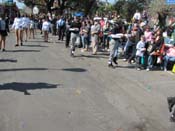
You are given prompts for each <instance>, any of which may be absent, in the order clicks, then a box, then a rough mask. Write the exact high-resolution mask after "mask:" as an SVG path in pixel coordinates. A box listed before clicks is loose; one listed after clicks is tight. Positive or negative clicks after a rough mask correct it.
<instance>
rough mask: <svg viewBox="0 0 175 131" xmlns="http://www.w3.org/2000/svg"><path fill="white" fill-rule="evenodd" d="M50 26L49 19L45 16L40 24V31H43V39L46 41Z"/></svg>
mask: <svg viewBox="0 0 175 131" xmlns="http://www.w3.org/2000/svg"><path fill="white" fill-rule="evenodd" d="M50 28H51V24H50V22H49V19H48V18H46V19H45V20H44V22H43V24H42V31H43V33H44V41H45V42H48V38H49V30H50Z"/></svg>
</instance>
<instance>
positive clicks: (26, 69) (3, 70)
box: [0, 68, 49, 72]
mask: <svg viewBox="0 0 175 131" xmlns="http://www.w3.org/2000/svg"><path fill="white" fill-rule="evenodd" d="M44 70H49V69H48V68H14V69H0V72H10V71H44Z"/></svg>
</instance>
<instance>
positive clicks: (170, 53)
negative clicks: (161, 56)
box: [166, 47, 175, 57]
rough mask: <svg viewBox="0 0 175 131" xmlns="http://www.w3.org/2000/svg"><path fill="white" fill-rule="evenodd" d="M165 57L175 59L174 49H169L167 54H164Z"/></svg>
mask: <svg viewBox="0 0 175 131" xmlns="http://www.w3.org/2000/svg"><path fill="white" fill-rule="evenodd" d="M166 54H167V56H172V57H175V47H170V48H169V49H168V50H167V52H166Z"/></svg>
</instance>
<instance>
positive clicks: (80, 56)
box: [75, 55, 108, 59]
mask: <svg viewBox="0 0 175 131" xmlns="http://www.w3.org/2000/svg"><path fill="white" fill-rule="evenodd" d="M75 58H96V59H100V58H108V57H106V56H99V55H77V56H75Z"/></svg>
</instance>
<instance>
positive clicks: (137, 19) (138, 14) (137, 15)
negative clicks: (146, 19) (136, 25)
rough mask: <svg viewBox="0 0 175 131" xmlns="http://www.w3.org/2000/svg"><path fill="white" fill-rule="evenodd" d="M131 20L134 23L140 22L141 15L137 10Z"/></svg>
mask: <svg viewBox="0 0 175 131" xmlns="http://www.w3.org/2000/svg"><path fill="white" fill-rule="evenodd" d="M133 19H134V20H135V21H140V20H141V13H140V12H139V11H138V10H136V12H135V14H134V16H133Z"/></svg>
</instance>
